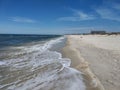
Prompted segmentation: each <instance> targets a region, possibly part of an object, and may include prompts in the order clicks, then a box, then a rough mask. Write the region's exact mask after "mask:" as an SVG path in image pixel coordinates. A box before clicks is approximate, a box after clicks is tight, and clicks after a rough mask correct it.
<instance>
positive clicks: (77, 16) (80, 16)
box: [57, 9, 95, 21]
mask: <svg viewBox="0 0 120 90" xmlns="http://www.w3.org/2000/svg"><path fill="white" fill-rule="evenodd" d="M71 10H72V12H73V15H72V16H67V17H60V18H58V19H57V20H58V21H84V20H93V19H95V16H94V15H90V14H87V13H84V12H82V11H79V10H75V9H71Z"/></svg>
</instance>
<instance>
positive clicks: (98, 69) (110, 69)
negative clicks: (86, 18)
mask: <svg viewBox="0 0 120 90" xmlns="http://www.w3.org/2000/svg"><path fill="white" fill-rule="evenodd" d="M66 37H67V42H66V46H65V47H64V48H63V50H62V55H63V57H66V58H70V59H71V67H73V68H75V69H77V70H79V71H80V72H82V76H83V78H84V82H85V85H86V89H87V90H119V88H120V85H119V84H120V60H119V59H120V35H67V36H66Z"/></svg>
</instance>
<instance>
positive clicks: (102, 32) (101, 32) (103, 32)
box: [91, 31, 106, 34]
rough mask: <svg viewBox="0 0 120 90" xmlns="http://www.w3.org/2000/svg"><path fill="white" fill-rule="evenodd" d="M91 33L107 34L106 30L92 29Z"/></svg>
mask: <svg viewBox="0 0 120 90" xmlns="http://www.w3.org/2000/svg"><path fill="white" fill-rule="evenodd" d="M91 34H106V31H91Z"/></svg>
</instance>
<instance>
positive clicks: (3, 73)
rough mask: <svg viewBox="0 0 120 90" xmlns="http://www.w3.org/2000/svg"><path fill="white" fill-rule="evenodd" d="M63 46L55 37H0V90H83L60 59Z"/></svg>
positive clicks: (60, 38) (65, 60)
mask: <svg viewBox="0 0 120 90" xmlns="http://www.w3.org/2000/svg"><path fill="white" fill-rule="evenodd" d="M64 43H65V37H64V36H57V35H0V90H85V85H84V82H83V78H82V76H81V73H80V72H79V71H77V70H75V69H73V68H71V67H70V64H71V60H70V59H68V58H62V54H61V53H60V49H61V48H62V47H63V46H64Z"/></svg>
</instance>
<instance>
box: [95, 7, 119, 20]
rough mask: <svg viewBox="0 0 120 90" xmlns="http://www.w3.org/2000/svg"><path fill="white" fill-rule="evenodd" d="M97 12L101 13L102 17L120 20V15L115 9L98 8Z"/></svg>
mask: <svg viewBox="0 0 120 90" xmlns="http://www.w3.org/2000/svg"><path fill="white" fill-rule="evenodd" d="M96 12H97V13H98V14H99V15H100V17H101V18H102V19H108V20H115V21H120V16H119V14H118V12H115V11H114V10H113V9H108V8H98V9H96Z"/></svg>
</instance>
